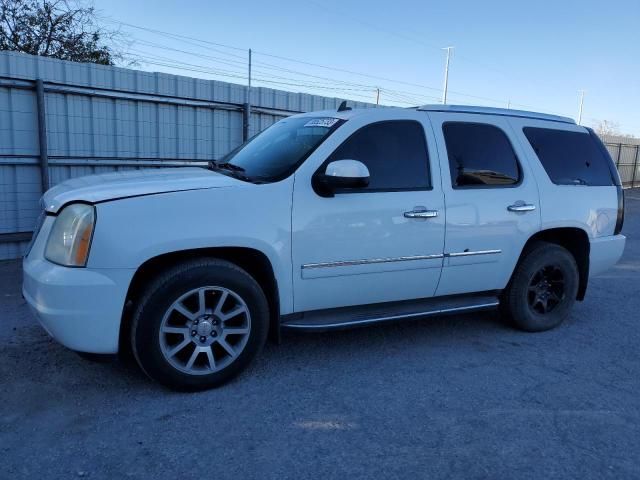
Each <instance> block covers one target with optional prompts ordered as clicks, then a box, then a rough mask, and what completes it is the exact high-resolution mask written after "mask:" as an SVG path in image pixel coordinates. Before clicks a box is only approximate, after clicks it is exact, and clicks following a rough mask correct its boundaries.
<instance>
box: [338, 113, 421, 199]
mask: <svg viewBox="0 0 640 480" xmlns="http://www.w3.org/2000/svg"><path fill="white" fill-rule="evenodd" d="M345 159H350V160H359V161H361V162H362V163H364V164H365V165H366V166H367V168H368V169H369V174H370V180H369V186H368V187H367V190H404V189H417V188H428V187H430V185H431V183H430V179H429V178H430V177H429V159H428V155H427V144H426V141H425V138H424V131H423V130H422V126H421V125H420V124H419V123H418V122H413V121H391V122H380V123H374V124H371V125H367V126H366V127H363V128H361V129H360V130H358V131H357V132H356V133H354V134H353V135H351V136H350V137H349V138H348V139H347V140H346V141H345V142H344V143H343V144H342V145H340V146H339V147H338V148H337V149H336V150H335V152H333V153H332V154H331V156H330V157H329V161H334V160H345ZM359 190H361V189H359Z"/></svg>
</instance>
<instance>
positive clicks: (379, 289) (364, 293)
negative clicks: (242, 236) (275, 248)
mask: <svg viewBox="0 0 640 480" xmlns="http://www.w3.org/2000/svg"><path fill="white" fill-rule="evenodd" d="M396 116H397V118H395V119H393V120H385V121H382V122H375V123H370V121H369V122H366V121H363V120H362V119H359V118H358V117H355V118H352V119H350V120H349V121H348V122H346V123H345V125H344V126H342V127H341V128H340V129H338V130H337V131H336V132H335V133H334V134H333V136H332V137H330V138H329V139H328V140H327V142H325V144H323V145H322V146H321V148H319V149H318V150H317V151H316V152H315V153H314V154H313V155H312V157H310V158H309V159H308V160H307V161H306V162H305V164H304V165H303V166H302V167H301V168H300V169H299V170H298V172H296V177H295V186H294V192H293V211H292V230H293V233H292V236H293V238H292V261H293V284H294V285H293V286H294V310H295V311H297V312H301V311H309V310H316V309H323V308H332V307H343V306H351V305H361V304H370V303H378V302H389V301H396V300H407V299H414V298H424V297H430V296H432V295H434V293H435V290H436V287H437V284H438V279H439V277H440V271H441V267H442V261H443V244H444V222H445V215H444V213H445V212H444V198H443V194H442V190H441V186H440V168H439V165H438V161H437V156H436V153H435V152H436V147H435V142H434V140H433V133H432V131H431V129H430V125H429V123H428V118H427V117H426V116H425V115H424V114H417V113H415V112H407V113H399V114H396ZM342 159H352V160H359V161H361V162H362V163H364V164H365V165H366V166H367V168H368V169H369V172H370V183H369V185H368V187H365V188H361V189H351V190H343V191H336V192H335V196H334V197H331V198H325V197H322V196H320V195H318V194H317V193H316V192H315V191H314V190H313V188H312V186H311V177H312V175H313V174H314V173H315V172H316V171H318V170H319V169H324V168H325V167H326V165H327V163H328V162H330V161H334V160H342ZM425 210H429V211H431V212H432V215H433V216H432V217H431V218H425V215H415V213H416V212H422V211H425Z"/></svg>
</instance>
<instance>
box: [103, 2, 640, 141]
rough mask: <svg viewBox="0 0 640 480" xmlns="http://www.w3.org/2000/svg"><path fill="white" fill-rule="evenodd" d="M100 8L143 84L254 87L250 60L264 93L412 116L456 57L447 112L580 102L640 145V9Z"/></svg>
mask: <svg viewBox="0 0 640 480" xmlns="http://www.w3.org/2000/svg"><path fill="white" fill-rule="evenodd" d="M94 3H95V7H96V9H97V10H98V11H99V15H100V17H101V18H102V19H103V21H104V22H105V23H104V24H105V26H107V27H109V28H114V27H117V28H120V29H121V31H122V32H123V33H124V34H125V35H126V38H127V41H128V43H129V47H128V49H129V53H130V55H131V56H133V57H135V58H137V61H138V63H137V65H136V67H135V68H140V69H143V70H149V71H163V72H169V73H179V74H183V75H187V76H194V77H201V78H213V79H218V80H225V81H231V82H235V83H241V84H245V83H246V76H247V74H246V57H247V50H248V49H249V48H251V49H252V51H253V84H254V85H257V86H265V87H270V88H279V89H283V90H291V91H304V92H309V93H315V94H320V95H326V96H335V97H341V98H348V99H352V100H360V101H369V102H375V101H376V97H377V89H378V88H379V89H380V103H381V104H387V105H399V106H410V105H420V104H425V103H439V102H440V101H441V97H442V86H443V78H444V66H445V59H446V51H445V50H443V48H444V47H448V46H453V47H454V50H453V53H452V56H451V62H450V69H449V94H448V103H452V104H453V103H457V104H475V105H487V106H493V107H511V108H518V109H523V110H535V111H541V112H548V113H557V114H561V115H565V116H569V117H572V118H577V116H578V109H579V99H580V93H579V92H580V91H581V90H584V91H585V93H584V110H583V121H582V123H583V124H585V125H589V126H594V125H596V124H597V123H598V122H601V121H603V120H607V121H609V122H614V123H617V124H618V126H619V129H620V131H621V133H627V134H633V135H636V136H640V0H611V1H608V2H602V1H597V2H596V1H594V0H580V1H573V0H554V1H549V0H537V1H528V2H522V1H518V0H510V1H505V0H478V1H472V0H464V1H462V0H458V1H455V0H452V1H446V0H440V1H438V2H436V1H433V0H422V1H420V0H394V1H385V2H380V1H374V0H368V1H367V0H342V1H340V0H324V1H323V0H305V1H299V0H297V1H296V0H279V1H264V0H263V1H254V0H244V1H242V2H239V1H235V2H231V1H229V0H209V1H205V0H182V1H181V2H176V1H168V0H156V1H151V0H139V1H131V0H94ZM151 30H156V31H158V32H153V31H151ZM185 37H188V38H185ZM216 44H218V45H216ZM222 45H224V46H222ZM292 60H296V61H292ZM327 67H328V68H327Z"/></svg>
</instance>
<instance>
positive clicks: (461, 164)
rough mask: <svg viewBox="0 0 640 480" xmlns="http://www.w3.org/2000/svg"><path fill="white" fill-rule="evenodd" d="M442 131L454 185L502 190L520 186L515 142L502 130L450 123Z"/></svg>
mask: <svg viewBox="0 0 640 480" xmlns="http://www.w3.org/2000/svg"><path fill="white" fill-rule="evenodd" d="M442 130H443V133H444V140H445V142H446V145H447V154H448V156H449V170H450V172H451V185H453V186H454V187H473V186H483V185H490V186H492V187H500V186H508V185H513V184H516V183H518V181H519V180H520V169H519V167H518V159H517V158H516V154H515V152H514V151H513V147H512V146H511V142H509V139H508V138H507V136H506V135H505V133H504V132H503V131H502V130H500V129H499V128H498V127H494V126H493V125H487V124H484V123H457V122H448V123H445V124H444V125H443V126H442Z"/></svg>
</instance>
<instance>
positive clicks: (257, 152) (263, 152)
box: [216, 117, 344, 182]
mask: <svg viewBox="0 0 640 480" xmlns="http://www.w3.org/2000/svg"><path fill="white" fill-rule="evenodd" d="M343 122H344V120H340V119H338V118H329V117H297V118H285V119H284V120H280V121H279V122H278V123H275V124H274V125H272V126H271V127H269V128H267V129H266V130H264V131H263V132H261V133H259V134H258V135H256V136H255V137H253V138H251V139H250V140H249V141H248V142H246V143H244V144H243V145H240V146H239V147H238V148H236V149H235V150H233V151H232V152H231V153H229V154H228V155H226V156H225V157H223V158H222V159H221V160H220V161H218V162H216V166H218V167H220V168H225V169H227V170H230V171H234V172H241V178H243V179H246V180H250V181H254V180H256V181H262V182H273V181H277V180H281V179H282V178H285V177H287V176H289V175H290V174H291V173H292V172H293V171H294V170H295V169H296V168H297V167H298V166H299V165H300V164H301V163H302V162H303V161H304V160H305V159H306V158H307V157H308V156H309V155H311V153H312V152H313V151H314V150H315V149H316V148H317V147H318V146H319V145H320V144H321V143H322V142H323V141H324V140H325V139H326V138H327V137H328V136H329V135H330V134H331V133H332V132H333V131H334V130H335V129H336V128H338V126H340V125H341V124H342V123H343Z"/></svg>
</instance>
